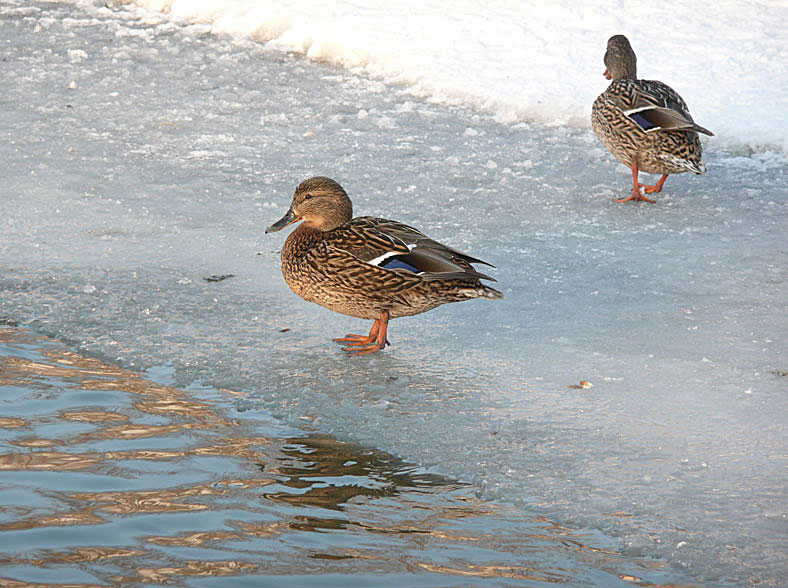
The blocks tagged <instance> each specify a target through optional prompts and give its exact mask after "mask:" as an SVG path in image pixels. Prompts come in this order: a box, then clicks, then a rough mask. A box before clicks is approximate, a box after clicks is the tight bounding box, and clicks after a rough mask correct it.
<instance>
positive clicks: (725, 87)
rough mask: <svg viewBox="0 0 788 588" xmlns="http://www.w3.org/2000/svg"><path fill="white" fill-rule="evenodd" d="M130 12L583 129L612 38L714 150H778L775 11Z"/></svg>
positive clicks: (587, 6) (241, 2)
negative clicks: (674, 94)
mask: <svg viewBox="0 0 788 588" xmlns="http://www.w3.org/2000/svg"><path fill="white" fill-rule="evenodd" d="M134 1H135V3H136V4H137V5H139V6H142V7H145V8H147V9H149V10H151V11H156V12H160V13H163V14H165V15H166V16H167V18H171V19H175V20H177V21H180V22H184V21H185V22H191V23H195V24H199V25H201V26H202V27H204V28H203V29H201V32H207V31H210V32H212V33H215V34H219V35H229V36H232V37H235V38H241V39H254V40H257V41H261V42H265V43H266V44H267V45H268V46H269V47H275V48H278V49H281V50H283V51H295V52H298V53H303V54H305V55H306V56H307V57H309V58H310V59H314V60H318V61H325V62H328V63H332V64H336V65H340V66H342V67H347V68H350V69H353V70H355V71H362V72H364V73H366V74H369V75H372V76H376V77H379V78H381V79H383V80H385V81H387V82H394V83H397V84H403V85H404V86H406V87H407V88H408V90H409V91H410V92H412V93H413V94H414V95H416V96H419V97H422V98H426V99H429V100H435V101H438V102H441V103H446V104H462V105H466V106H470V107H473V108H477V109H480V110H483V111H485V112H490V113H492V114H494V115H495V116H496V118H497V119H498V120H501V121H515V120H521V121H537V122H541V123H546V124H552V125H572V126H578V127H582V128H587V127H589V116H590V107H591V103H592V102H593V100H594V98H595V97H596V96H597V95H598V94H600V93H601V92H602V91H603V90H604V89H605V87H606V85H607V83H608V82H607V81H606V80H605V79H604V78H603V77H602V72H603V71H604V65H603V63H602V57H603V55H604V53H605V46H606V43H607V39H608V38H609V37H610V36H611V35H613V34H617V33H623V34H626V35H627V36H628V37H629V39H630V41H631V42H632V45H633V47H634V49H635V51H636V53H637V55H638V66H639V75H640V77H643V78H647V79H658V80H661V81H663V82H665V83H667V84H669V85H671V86H672V87H674V88H675V89H676V90H677V91H678V92H679V93H680V94H681V95H682V96H683V97H684V99H685V100H686V101H687V103H688V104H689V106H690V110H691V112H692V114H693V117H694V118H695V119H696V120H697V121H698V122H699V123H700V124H702V125H703V126H705V127H707V128H709V129H711V130H712V131H713V132H714V133H715V135H716V138H715V139H712V141H714V142H716V143H718V144H719V145H723V146H725V147H726V148H729V149H738V150H742V149H743V148H749V149H750V150H764V149H773V150H778V151H780V152H782V153H783V155H785V154H786V153H788V69H786V67H785V64H786V63H788V43H787V42H786V40H785V39H786V36H785V31H786V30H788V5H786V3H785V2H782V1H780V0H771V1H770V0H761V1H757V2H741V1H738V0H721V1H717V0H698V1H697V2H688V3H675V2H671V3H664V2H663V3H658V2H653V1H651V0H633V1H630V2H626V3H621V2H617V1H614V0H600V1H597V2H571V3H570V2H559V1H555V0H553V1H550V0H544V1H543V0H506V1H499V2H478V1H476V0H398V1H397V2H355V1H352V0H332V1H324V0H276V1H274V0H134ZM704 140H705V139H704ZM746 151H747V149H743V151H742V152H746Z"/></svg>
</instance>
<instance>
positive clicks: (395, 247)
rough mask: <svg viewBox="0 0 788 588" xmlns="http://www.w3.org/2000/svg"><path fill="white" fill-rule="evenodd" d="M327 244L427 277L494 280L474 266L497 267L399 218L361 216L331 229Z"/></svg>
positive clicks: (376, 263) (380, 264) (382, 265)
mask: <svg viewBox="0 0 788 588" xmlns="http://www.w3.org/2000/svg"><path fill="white" fill-rule="evenodd" d="M326 244H327V245H328V246H329V247H332V248H337V249H341V250H343V251H345V252H347V253H350V254H352V255H353V256H354V257H356V258H357V259H359V260H360V261H361V262H363V263H366V264H368V265H372V266H375V267H378V268H382V269H387V270H391V271H405V272H409V273H411V274H415V275H418V276H419V277H420V278H422V279H424V280H448V279H482V278H483V279H487V280H493V278H491V277H489V276H487V275H485V274H482V273H479V272H477V271H476V270H475V269H474V268H473V266H472V265H471V264H472V263H483V264H485V265H490V266H491V267H493V266H492V265H491V264H489V263H487V262H485V261H482V260H480V259H476V258H475V257H471V256H470V255H467V254H466V253H463V252H461V251H458V250H456V249H453V248H452V247H448V246H446V245H443V244H442V243H438V242H437V241H434V240H432V239H430V238H429V237H427V236H426V235H425V234H424V233H422V232H421V231H419V230H418V229H414V228H413V227H411V226H408V225H406V224H403V223H400V222H397V221H392V220H387V219H383V218H374V217H369V216H362V217H357V218H354V219H353V220H352V221H350V222H349V223H347V224H345V225H343V226H341V227H339V228H337V229H334V230H333V231H331V235H330V236H328V238H327V240H326ZM493 281H495V280H493Z"/></svg>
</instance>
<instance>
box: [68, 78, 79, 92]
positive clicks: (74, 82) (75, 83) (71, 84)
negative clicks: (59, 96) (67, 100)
mask: <svg viewBox="0 0 788 588" xmlns="http://www.w3.org/2000/svg"><path fill="white" fill-rule="evenodd" d="M68 89H69V90H76V89H77V81H76V80H71V83H70V84H69V85H68Z"/></svg>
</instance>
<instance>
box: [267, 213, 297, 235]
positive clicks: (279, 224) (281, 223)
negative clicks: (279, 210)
mask: <svg viewBox="0 0 788 588" xmlns="http://www.w3.org/2000/svg"><path fill="white" fill-rule="evenodd" d="M300 220H301V217H300V216H296V214H295V212H293V209H292V208H290V209H289V210H288V211H287V212H286V213H285V215H284V216H283V217H282V218H280V219H279V220H278V221H276V222H275V223H274V224H272V225H271V226H270V227H268V228H267V229H266V230H265V232H266V234H267V233H273V232H274V231H281V230H282V229H284V228H285V227H286V226H288V225H292V224H293V223H295V222H298V221H300Z"/></svg>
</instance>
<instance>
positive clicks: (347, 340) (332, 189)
mask: <svg viewBox="0 0 788 588" xmlns="http://www.w3.org/2000/svg"><path fill="white" fill-rule="evenodd" d="M298 221H301V224H300V225H299V226H298V227H297V228H296V229H295V230H294V231H293V232H292V233H290V235H289V236H288V237H287V240H286V241H285V245H284V247H282V274H283V275H284V278H285V281H286V282H287V284H288V286H290V289H291V290H293V292H295V293H296V294H298V295H299V296H301V297H302V298H303V299H304V300H308V301H310V302H315V303H317V304H320V305H321V306H324V307H326V308H328V309H330V310H333V311H334V312H338V313H341V314H346V315H349V316H353V317H357V318H362V319H372V320H374V323H373V324H372V329H371V330H370V332H369V334H368V335H355V334H348V335H345V336H344V337H340V338H338V339H334V341H336V342H338V343H344V344H347V345H346V346H345V347H343V350H344V351H345V352H347V353H348V354H349V355H363V354H367V353H373V352H375V351H379V350H381V349H383V348H384V347H385V346H386V345H387V344H388V341H387V339H386V336H387V329H388V323H389V320H390V319H393V318H398V317H402V316H411V315H414V314H419V313H422V312H426V311H428V310H431V309H433V308H435V307H437V306H440V305H441V304H445V303H447V302H458V301H461V300H469V299H471V298H480V297H481V298H492V299H496V298H503V294H501V293H500V292H499V291H498V290H495V289H493V288H490V287H489V286H486V285H484V284H482V282H481V280H483V279H486V280H493V278H490V277H489V276H486V275H484V274H482V273H479V272H477V271H476V270H475V269H474V268H473V266H472V265H471V264H472V263H483V264H485V265H490V264H489V263H487V262H484V261H481V260H480V259H476V258H474V257H471V256H470V255H466V254H465V253H462V252H460V251H457V250H456V249H453V248H451V247H448V246H446V245H442V244H441V243H438V242H437V241H433V240H432V239H430V238H429V237H427V236H426V235H425V234H424V233H422V232H420V231H418V230H417V229H414V228H413V227H410V226H408V225H405V224H403V223H400V222H397V221H392V220H386V219H383V218H374V217H371V216H360V217H357V218H353V205H352V203H351V201H350V198H349V197H348V195H347V193H346V192H345V190H344V189H343V188H342V186H340V185H339V184H338V183H337V182H335V181H334V180H332V179H330V178H326V177H315V178H311V179H308V180H305V181H303V182H301V184H300V185H299V186H298V188H296V191H295V194H294V195H293V201H292V203H291V204H290V208H289V209H288V211H287V212H286V213H285V215H284V216H283V217H282V218H281V219H280V220H279V221H277V222H275V223H274V224H272V225H271V226H270V227H268V228H267V229H266V231H265V232H266V233H270V232H272V231H279V230H281V229H283V228H285V227H286V226H288V225H291V224H293V223H296V222H298ZM491 267H492V266H491ZM493 281H495V280H493Z"/></svg>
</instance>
